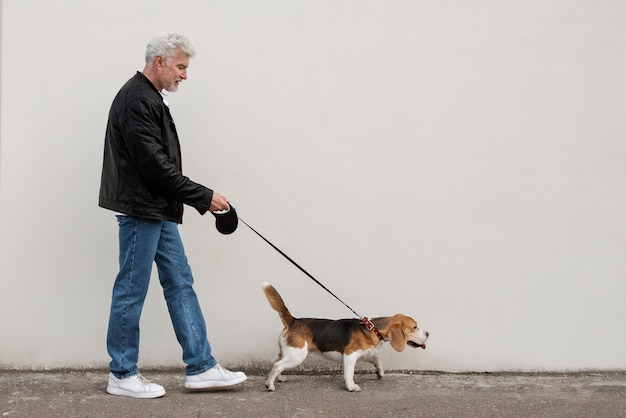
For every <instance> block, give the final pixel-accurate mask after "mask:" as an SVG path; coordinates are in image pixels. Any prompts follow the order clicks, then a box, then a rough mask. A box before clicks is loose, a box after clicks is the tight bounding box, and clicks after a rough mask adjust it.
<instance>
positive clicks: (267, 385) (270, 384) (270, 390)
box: [265, 382, 276, 392]
mask: <svg viewBox="0 0 626 418" xmlns="http://www.w3.org/2000/svg"><path fill="white" fill-rule="evenodd" d="M265 387H266V388H267V390H268V391H269V392H274V391H275V390H276V386H274V384H273V383H269V382H265Z"/></svg>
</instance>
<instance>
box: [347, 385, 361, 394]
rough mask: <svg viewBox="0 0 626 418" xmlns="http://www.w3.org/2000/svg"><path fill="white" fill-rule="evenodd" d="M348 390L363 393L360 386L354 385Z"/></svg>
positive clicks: (348, 387)
mask: <svg viewBox="0 0 626 418" xmlns="http://www.w3.org/2000/svg"><path fill="white" fill-rule="evenodd" d="M347 389H348V391H350V392H360V391H361V386H359V385H357V384H356V383H355V384H354V385H350V386H347Z"/></svg>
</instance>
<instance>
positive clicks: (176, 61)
mask: <svg viewBox="0 0 626 418" xmlns="http://www.w3.org/2000/svg"><path fill="white" fill-rule="evenodd" d="M194 54H195V50H194V47H193V46H192V45H191V43H190V42H189V40H188V39H187V38H185V37H184V36H181V35H178V34H175V33H161V34H158V35H157V36H155V37H154V38H153V39H152V40H151V41H150V42H149V44H148V46H147V48H146V65H145V67H144V69H143V71H141V72H137V74H135V76H134V77H132V78H131V79H130V80H128V82H126V84H124V86H123V87H122V89H121V90H120V91H119V93H118V94H117V96H116V97H115V99H114V100H113V104H112V105H111V110H110V112H109V119H108V124H107V129H106V136H105V145H104V162H103V168H102V180H101V185H100V199H99V204H100V206H101V207H103V208H106V209H110V210H112V211H113V212H114V213H115V215H116V216H117V222H118V224H119V264H120V270H119V273H118V275H117V277H116V279H115V283H114V286H113V297H112V302H111V311H110V317H109V328H108V334H107V349H108V352H109V355H110V356H111V362H110V364H109V370H110V375H109V383H108V387H107V392H108V393H110V394H113V395H123V396H130V397H134V398H157V397H160V396H163V395H165V389H164V388H163V387H162V386H161V385H158V384H156V383H151V382H150V381H149V380H147V379H146V378H144V377H143V376H142V375H141V373H140V372H139V369H138V367H137V361H138V358H139V319H140V316H141V310H142V308H143V304H144V300H145V297H146V294H147V291H148V285H149V282H150V273H151V270H152V265H153V263H156V265H157V269H158V274H159V281H160V283H161V286H162V287H163V293H164V295H165V300H166V302H167V307H168V310H169V314H170V317H171V320H172V324H173V326H174V331H175V333H176V337H177V339H178V342H179V343H180V345H181V347H182V352H183V361H184V362H185V363H186V364H187V368H186V373H187V377H186V379H185V387H186V388H189V389H203V388H210V387H225V386H232V385H236V384H239V383H241V382H243V381H245V380H246V375H245V374H244V373H242V372H231V371H228V370H226V369H225V368H223V367H221V366H220V365H219V364H218V362H217V361H216V360H215V358H213V356H212V355H211V346H210V344H209V342H208V339H207V335H206V325H205V321H204V317H203V315H202V311H201V309H200V304H199V303H198V298H197V296H196V293H195V292H194V289H193V277H192V274H191V269H190V267H189V265H188V262H187V258H186V256H185V252H184V249H183V244H182V241H181V238H180V235H179V232H178V224H179V223H182V216H183V204H186V205H189V206H192V207H194V208H195V209H196V210H197V211H198V212H199V213H200V214H205V213H206V212H207V211H211V212H217V211H222V210H227V209H229V203H228V199H227V198H226V197H224V196H222V195H220V194H219V193H216V192H214V191H213V190H211V189H209V188H207V187H205V186H202V185H200V184H198V183H195V182H193V181H191V180H190V179H189V178H187V177H185V176H184V175H183V173H182V168H181V152H180V144H179V141H178V135H177V133H176V127H175V125H174V120H173V119H172V116H171V114H170V111H169V107H168V103H167V96H166V93H165V92H164V90H165V91H167V92H175V91H176V90H178V87H179V85H180V83H182V82H183V80H186V79H187V68H188V67H189V61H190V58H192V57H193V56H194Z"/></svg>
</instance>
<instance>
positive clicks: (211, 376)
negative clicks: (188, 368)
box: [185, 364, 248, 389]
mask: <svg viewBox="0 0 626 418" xmlns="http://www.w3.org/2000/svg"><path fill="white" fill-rule="evenodd" d="M247 378H248V377H247V376H246V375H245V374H244V373H243V372H231V371H230V370H226V369H225V368H223V367H222V366H220V365H219V364H217V365H215V366H214V367H212V368H210V369H209V370H207V371H206V372H204V373H200V374H197V375H194V376H187V378H186V379H185V387H186V388H187V389H206V388H223V387H226V386H233V385H236V384H239V383H241V382H243V381H245V380H246V379H247Z"/></svg>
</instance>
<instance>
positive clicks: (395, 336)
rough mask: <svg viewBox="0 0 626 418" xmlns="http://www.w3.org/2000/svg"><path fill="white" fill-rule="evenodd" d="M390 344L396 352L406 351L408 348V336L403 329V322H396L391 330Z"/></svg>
mask: <svg viewBox="0 0 626 418" xmlns="http://www.w3.org/2000/svg"><path fill="white" fill-rule="evenodd" d="M389 343H390V344H391V346H392V347H393V349H394V350H396V351H404V348H405V347H406V336H405V335H404V329H403V328H402V322H401V321H396V322H394V323H393V324H392V325H391V327H390V328H389Z"/></svg>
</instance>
